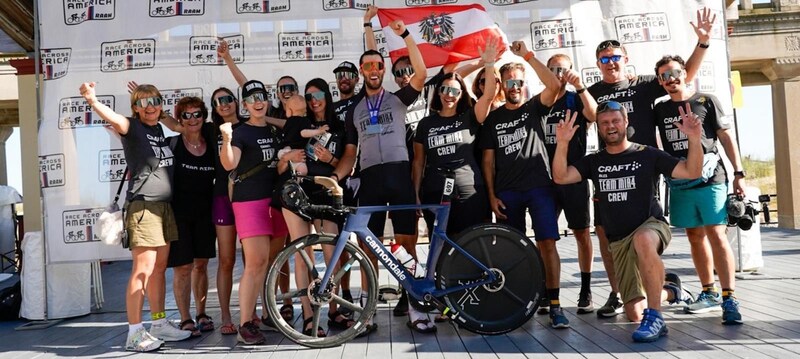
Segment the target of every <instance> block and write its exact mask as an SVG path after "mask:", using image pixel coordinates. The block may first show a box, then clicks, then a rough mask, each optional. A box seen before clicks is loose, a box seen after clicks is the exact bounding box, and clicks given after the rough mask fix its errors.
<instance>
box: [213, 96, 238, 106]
mask: <svg viewBox="0 0 800 359" xmlns="http://www.w3.org/2000/svg"><path fill="white" fill-rule="evenodd" d="M234 102H236V98H235V97H233V96H231V95H225V96H220V97H217V98H216V99H215V100H214V106H215V107H216V106H222V105H227V104H231V103H234Z"/></svg>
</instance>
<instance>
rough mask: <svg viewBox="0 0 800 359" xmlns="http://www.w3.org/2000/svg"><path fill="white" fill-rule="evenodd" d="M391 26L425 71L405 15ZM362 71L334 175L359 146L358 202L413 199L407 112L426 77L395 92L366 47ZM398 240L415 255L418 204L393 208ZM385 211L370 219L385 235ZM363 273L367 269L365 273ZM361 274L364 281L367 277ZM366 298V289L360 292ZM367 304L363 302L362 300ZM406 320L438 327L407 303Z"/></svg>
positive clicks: (420, 327)
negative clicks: (412, 207)
mask: <svg viewBox="0 0 800 359" xmlns="http://www.w3.org/2000/svg"><path fill="white" fill-rule="evenodd" d="M389 26H390V28H391V29H392V30H393V31H394V33H395V35H397V36H400V37H402V38H403V40H404V41H405V44H406V48H407V49H408V52H409V57H410V59H411V65H412V66H413V67H414V71H415V72H417V73H421V74H422V73H425V71H426V69H425V63H424V61H423V59H422V54H421V53H420V51H419V48H417V44H416V42H415V41H414V38H413V37H412V36H410V34H409V32H408V30H407V29H406V27H405V24H404V23H403V22H402V21H393V22H392V23H391V24H390V25H389ZM359 65H360V67H361V74H362V75H363V76H364V89H365V94H364V98H363V99H361V100H360V101H358V102H357V103H356V104H355V105H354V106H353V108H352V109H351V110H350V111H348V112H347V116H346V118H345V129H346V140H345V141H346V145H345V152H344V155H343V156H342V158H341V160H340V161H339V163H338V165H337V166H336V170H335V171H334V173H333V174H332V175H331V177H332V178H334V179H335V180H337V181H338V180H339V179H340V178H344V177H345V176H347V175H348V174H350V171H351V170H352V169H353V165H354V163H355V160H356V152H357V149H358V148H359V147H360V150H361V151H360V156H359V158H358V161H359V164H360V166H361V175H360V176H361V188H360V189H359V198H358V202H359V206H385V205H387V204H389V205H401V204H415V203H416V195H415V194H414V187H413V184H412V182H411V166H410V162H409V157H408V151H406V148H407V147H406V141H405V140H406V129H405V116H406V111H407V108H408V105H410V104H411V103H412V102H413V101H414V100H416V98H417V97H418V96H419V93H420V91H421V90H422V88H423V86H424V85H425V77H423V76H415V77H413V78H412V79H411V82H410V83H409V85H408V86H406V87H404V88H402V89H400V90H398V91H397V92H394V93H391V92H387V91H385V89H384V88H383V76H384V74H385V73H386V69H385V64H384V62H383V56H382V55H381V53H380V52H378V51H375V50H367V51H366V52H364V54H362V55H361V58H360V59H359ZM391 219H392V226H393V228H394V232H395V241H396V242H397V243H398V244H399V245H402V246H403V247H404V248H405V250H406V251H407V252H408V253H410V254H411V255H412V256H414V257H415V258H416V244H417V235H416V233H417V230H416V227H417V224H416V222H417V217H416V212H415V211H414V210H406V211H393V212H392V213H391ZM385 221H386V215H385V214H384V213H375V214H373V215H372V218H371V219H370V221H369V229H370V230H371V231H372V232H373V233H375V234H376V235H378V236H381V237H382V234H383V229H384V224H385ZM365 250H367V253H369V256H370V260H372V262H373V264H375V266H376V267H377V263H378V261H377V258H375V256H373V255H372V254H371V251H369V250H368V249H365ZM362 275H363V273H362ZM366 282H367V281H366V280H365V279H362V283H366ZM361 299H362V301H363V300H365V299H366V294H365V293H364V294H362V295H361ZM362 304H363V303H362ZM408 316H409V321H408V325H409V327H411V328H412V329H414V330H417V331H420V332H430V331H434V330H435V329H432V328H435V326H433V324H432V323H430V321H429V320H428V319H427V317H426V316H425V314H424V313H419V312H418V311H416V310H415V309H414V308H413V307H409V309H408ZM376 328H377V325H376V324H374V323H371V324H369V325H367V326H366V328H365V332H366V333H369V332H372V331H374V330H375V329H376Z"/></svg>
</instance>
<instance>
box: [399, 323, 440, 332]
mask: <svg viewBox="0 0 800 359" xmlns="http://www.w3.org/2000/svg"><path fill="white" fill-rule="evenodd" d="M420 324H421V325H422V327H424V328H425V329H422V328H420ZM406 326H407V327H409V328H410V329H411V330H413V331H415V332H417V333H422V334H429V333H436V330H437V329H436V326H435V325H433V324H432V323H431V321H430V320H428V319H417V320H415V321H413V322H412V321H408V322H406Z"/></svg>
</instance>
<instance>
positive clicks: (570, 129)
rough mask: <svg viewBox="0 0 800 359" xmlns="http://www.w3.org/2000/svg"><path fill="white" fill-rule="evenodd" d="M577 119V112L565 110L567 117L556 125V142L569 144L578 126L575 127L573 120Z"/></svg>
mask: <svg viewBox="0 0 800 359" xmlns="http://www.w3.org/2000/svg"><path fill="white" fill-rule="evenodd" d="M577 118H578V111H571V110H567V117H566V118H564V119H563V120H561V121H558V125H556V142H558V143H562V142H563V143H569V141H571V140H572V137H573V136H575V131H576V130H577V129H578V126H575V119H577Z"/></svg>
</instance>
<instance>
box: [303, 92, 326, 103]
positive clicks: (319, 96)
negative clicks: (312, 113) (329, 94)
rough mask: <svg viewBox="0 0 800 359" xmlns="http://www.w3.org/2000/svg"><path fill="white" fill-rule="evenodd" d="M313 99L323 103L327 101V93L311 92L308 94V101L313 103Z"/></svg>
mask: <svg viewBox="0 0 800 359" xmlns="http://www.w3.org/2000/svg"><path fill="white" fill-rule="evenodd" d="M311 99H314V100H317V101H322V100H324V99H325V92H322V91H314V92H309V93H307V94H306V101H311Z"/></svg>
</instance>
